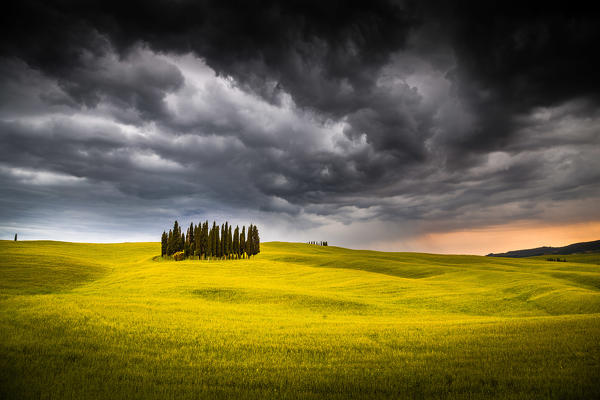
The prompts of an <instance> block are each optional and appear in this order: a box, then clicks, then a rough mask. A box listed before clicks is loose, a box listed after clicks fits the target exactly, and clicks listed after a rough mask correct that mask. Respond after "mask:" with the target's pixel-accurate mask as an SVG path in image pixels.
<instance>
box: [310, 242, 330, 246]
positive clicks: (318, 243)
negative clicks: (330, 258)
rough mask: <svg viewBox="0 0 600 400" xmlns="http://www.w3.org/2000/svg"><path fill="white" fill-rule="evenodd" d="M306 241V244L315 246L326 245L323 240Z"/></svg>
mask: <svg viewBox="0 0 600 400" xmlns="http://www.w3.org/2000/svg"><path fill="white" fill-rule="evenodd" d="M307 243H308V244H314V245H317V246H327V242H323V241H321V242H317V241H312V242H307Z"/></svg>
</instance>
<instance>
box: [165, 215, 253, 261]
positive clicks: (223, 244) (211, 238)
mask: <svg viewBox="0 0 600 400" xmlns="http://www.w3.org/2000/svg"><path fill="white" fill-rule="evenodd" d="M258 253H260V237H259V236H258V227H257V226H256V225H252V224H250V226H249V227H248V231H247V234H246V227H245V226H242V231H241V232H240V228H239V227H238V226H236V227H235V229H233V232H232V227H231V225H230V224H229V222H225V223H224V224H222V225H221V226H219V225H217V224H216V222H213V224H212V227H211V228H210V229H209V225H208V221H205V222H204V223H199V224H198V225H194V223H193V222H192V223H191V224H190V226H189V227H188V228H187V232H186V233H183V232H182V231H181V226H180V225H179V223H178V222H177V221H175V223H174V224H173V229H170V230H169V233H167V232H165V231H163V233H162V237H161V255H162V256H163V257H164V256H173V257H174V258H175V259H176V260H177V259H183V258H194V259H200V260H206V259H239V258H246V257H251V256H254V255H256V254H258Z"/></svg>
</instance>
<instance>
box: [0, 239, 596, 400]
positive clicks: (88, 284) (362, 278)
mask: <svg viewBox="0 0 600 400" xmlns="http://www.w3.org/2000/svg"><path fill="white" fill-rule="evenodd" d="M261 250H262V252H261V254H260V255H258V256H257V257H255V258H254V259H251V260H230V261H182V262H174V261H167V260H162V259H160V257H156V256H157V255H158V254H159V253H160V244H159V243H126V244H77V243H63V242H50V241H31V242H13V241H0V398H3V399H12V398H15V399H19V398H32V399H33V398H35V399H40V398H43V399H70V398H73V399H81V398H98V399H125V398H128V399H129V398H144V399H146V398H150V399H152V398H154V399H168V398H177V399H186V398H189V399H199V398H206V399H214V398H244V399H246V398H249V399H252V398H283V399H296V398H306V399H320V398H328V399H347V398H365V399H376V398H390V399H395V398H427V399H428V398H464V399H467V398H468V399H473V398H482V399H483V398H486V399H487V398H507V399H520V398H522V399H525V398H527V399H531V398H536V399H541V398H544V399H545V398H556V399H570V398H573V399H597V398H600V266H599V265H597V264H596V263H593V262H588V263H581V262H580V263H576V262H548V261H545V260H544V259H507V258H487V257H479V256H448V255H428V254H417V253H382V252H373V251H356V250H348V249H342V248H337V247H319V246H313V245H306V244H297V243H278V242H273V243H263V244H262V247H261ZM566 258H567V259H569V258H570V257H569V256H566ZM589 259H590V260H597V259H598V258H597V257H596V258H593V257H590V258H589ZM586 260H587V259H586ZM586 260H583V261H586ZM588 261H589V260H588Z"/></svg>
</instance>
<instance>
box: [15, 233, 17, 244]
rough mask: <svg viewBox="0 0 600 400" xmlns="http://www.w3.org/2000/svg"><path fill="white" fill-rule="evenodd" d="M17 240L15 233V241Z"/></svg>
mask: <svg viewBox="0 0 600 400" xmlns="http://www.w3.org/2000/svg"><path fill="white" fill-rule="evenodd" d="M16 241H17V234H16V233H15V242H16Z"/></svg>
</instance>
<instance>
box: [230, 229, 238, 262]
mask: <svg viewBox="0 0 600 400" xmlns="http://www.w3.org/2000/svg"><path fill="white" fill-rule="evenodd" d="M231 247H232V248H231V251H232V252H233V256H234V257H235V258H240V227H239V226H237V225H236V227H235V230H234V231H233V243H232V246H231Z"/></svg>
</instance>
